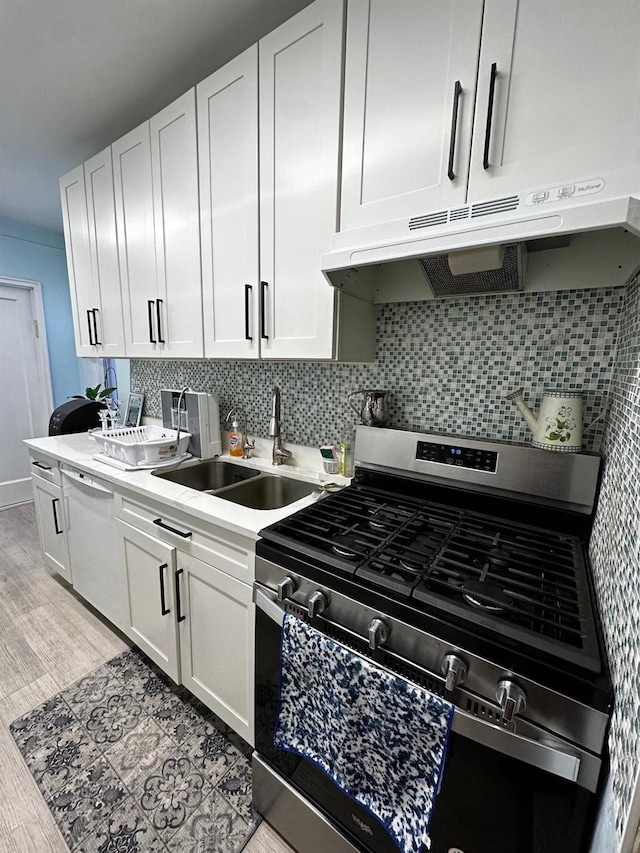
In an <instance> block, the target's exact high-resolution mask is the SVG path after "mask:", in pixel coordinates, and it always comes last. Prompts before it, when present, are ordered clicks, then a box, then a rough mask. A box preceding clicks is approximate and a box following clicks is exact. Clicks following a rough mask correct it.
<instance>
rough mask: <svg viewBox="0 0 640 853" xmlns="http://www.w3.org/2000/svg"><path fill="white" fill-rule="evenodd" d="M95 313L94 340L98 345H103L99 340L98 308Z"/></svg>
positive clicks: (94, 310)
mask: <svg viewBox="0 0 640 853" xmlns="http://www.w3.org/2000/svg"><path fill="white" fill-rule="evenodd" d="M91 313H92V314H93V342H94V344H95V345H96V346H101V344H102V342H101V341H99V340H98V309H97V308H94V309H93V310H92V312H91Z"/></svg>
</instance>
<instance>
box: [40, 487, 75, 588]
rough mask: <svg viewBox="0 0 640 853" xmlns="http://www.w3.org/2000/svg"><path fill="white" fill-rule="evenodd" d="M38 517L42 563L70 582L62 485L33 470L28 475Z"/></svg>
mask: <svg viewBox="0 0 640 853" xmlns="http://www.w3.org/2000/svg"><path fill="white" fill-rule="evenodd" d="M31 481H32V484H33V498H34V501H35V507H36V515H37V518H38V533H39V534H40V547H41V548H42V553H43V556H44V561H45V563H46V564H47V565H48V566H49V568H50V569H53V571H54V572H57V573H58V574H59V575H61V576H62V577H63V578H64V579H65V580H66V581H68V582H69V583H71V582H72V576H71V568H70V566H69V553H68V550H67V534H66V515H65V511H64V505H63V502H62V489H61V488H60V486H56V485H55V484H54V483H49V482H48V481H47V480H43V479H42V477H37V476H36V475H35V474H34V475H33V477H32V478H31Z"/></svg>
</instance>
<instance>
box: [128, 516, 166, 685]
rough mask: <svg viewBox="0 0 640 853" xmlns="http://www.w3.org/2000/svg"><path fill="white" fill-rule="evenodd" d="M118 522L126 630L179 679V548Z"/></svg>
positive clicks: (153, 658)
mask: <svg viewBox="0 0 640 853" xmlns="http://www.w3.org/2000/svg"><path fill="white" fill-rule="evenodd" d="M116 523H117V526H118V553H119V556H120V561H121V563H122V565H123V567H124V577H125V596H124V597H125V622H124V626H123V627H124V631H125V633H126V634H127V636H129V637H130V638H131V639H132V640H133V642H134V643H135V644H136V645H137V646H139V647H140V648H141V649H142V651H143V652H144V653H145V654H146V655H148V657H150V658H151V660H152V661H154V662H155V663H157V664H158V666H159V667H160V668H161V669H163V670H164V671H165V672H166V673H167V675H169V676H170V677H171V678H172V679H173V680H174V681H175V682H176V683H179V682H180V661H179V660H178V623H177V616H176V613H175V597H174V590H175V575H176V549H175V548H172V547H171V546H170V545H165V543H164V542H161V541H160V540H159V539H156V538H155V537H153V536H149V534H148V533H143V532H142V531H141V530H137V529H136V528H135V527H131V525H129V524H125V522H123V521H120V520H119V519H118V520H117V522H116Z"/></svg>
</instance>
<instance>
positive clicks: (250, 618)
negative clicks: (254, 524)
mask: <svg viewBox="0 0 640 853" xmlns="http://www.w3.org/2000/svg"><path fill="white" fill-rule="evenodd" d="M117 524H118V543H119V544H118V551H119V555H120V559H121V562H122V564H123V565H124V576H125V582H126V591H125V598H126V604H125V611H126V619H125V626H124V630H125V632H126V633H127V635H128V636H129V637H130V638H131V640H133V642H134V643H135V644H136V645H137V646H139V647H140V648H141V649H142V651H144V652H145V653H146V654H147V655H148V656H149V657H150V658H151V660H153V661H154V662H155V663H156V664H157V665H158V666H160V667H161V668H162V669H163V670H164V671H165V672H166V673H167V675H169V676H170V677H171V678H172V679H173V680H174V681H175V682H176V683H178V684H179V683H182V684H184V686H185V687H186V688H187V689H188V690H190V691H191V692H192V693H193V694H194V695H195V696H197V697H198V698H199V699H200V700H201V701H202V702H204V703H205V705H207V707H209V708H211V710H212V711H214V712H215V713H216V714H217V715H218V716H219V717H220V718H221V719H222V720H224V721H225V722H226V723H227V724H228V725H230V726H231V727H232V728H233V729H234V730H235V731H236V732H238V734H240V735H241V736H242V737H243V738H244V739H245V740H246V741H248V742H249V743H250V744H253V742H254V734H253V695H254V688H253V672H254V669H253V637H254V605H253V602H252V592H251V586H250V585H249V584H247V583H243V582H242V581H239V580H238V579H237V578H234V577H232V576H231V575H229V574H227V573H225V572H223V571H221V570H220V569H218V568H216V567H215V566H212V565H210V564H209V563H205V562H203V561H202V560H199V559H198V558H196V557H194V556H192V555H191V554H189V553H187V552H186V551H185V550H182V549H181V548H179V547H176V546H174V545H170V544H167V543H166V542H163V541H162V540H161V539H159V538H157V537H156V536H153V535H151V534H150V533H146V532H145V531H143V530H140V529H138V528H137V527H132V526H131V525H130V524H128V523H126V522H124V521H122V520H120V519H119V520H118V522H117ZM165 530H166V527H165ZM160 535H164V534H163V533H161V534H160ZM169 535H171V534H169ZM190 544H191V543H189V544H188V545H186V546H185V547H189V546H190Z"/></svg>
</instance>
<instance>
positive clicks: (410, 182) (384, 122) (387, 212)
mask: <svg viewBox="0 0 640 853" xmlns="http://www.w3.org/2000/svg"><path fill="white" fill-rule="evenodd" d="M482 7H483V2H482V0H451V2H446V3H443V2H442V0H403V2H402V3H389V2H388V0H350V2H349V7H348V15H347V42H346V44H347V46H346V60H345V95H344V131H343V140H344V141H343V155H342V204H341V217H340V230H341V231H347V230H349V229H352V228H360V227H363V226H366V225H373V224H376V223H384V222H391V221H392V220H394V219H402V218H405V217H410V216H416V215H420V214H424V213H428V212H429V211H432V210H437V209H439V208H447V207H453V206H455V205H457V204H464V203H465V200H466V193H467V178H468V168H469V150H470V146H471V128H472V124H473V109H474V102H475V89H476V75H477V65H478V53H479V50H480V34H481V31H482Z"/></svg>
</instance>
